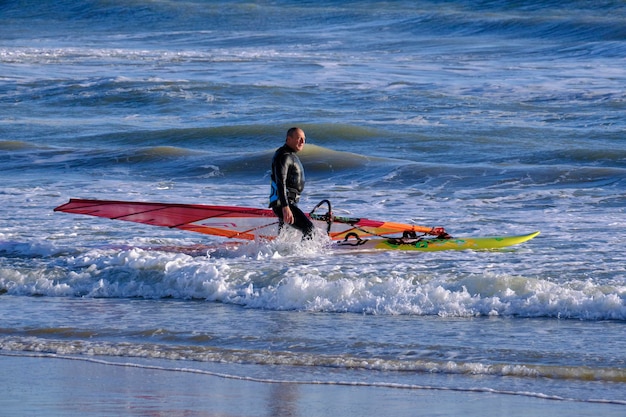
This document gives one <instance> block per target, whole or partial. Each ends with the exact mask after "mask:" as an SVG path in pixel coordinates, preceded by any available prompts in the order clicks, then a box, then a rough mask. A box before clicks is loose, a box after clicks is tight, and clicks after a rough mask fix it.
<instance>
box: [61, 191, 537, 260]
mask: <svg viewBox="0 0 626 417" xmlns="http://www.w3.org/2000/svg"><path fill="white" fill-rule="evenodd" d="M324 204H326V205H327V206H328V211H327V212H326V213H325V214H316V213H315V211H316V210H317V209H318V208H320V207H321V206H322V205H324ZM54 211H59V212H64V213H73V214H84V215H89V216H96V217H104V218H108V219H114V220H124V221H130V222H135V223H143V224H148V225H153V226H162V227H169V228H176V229H181V230H189V231H193V232H198V233H204V234H208V235H213V236H221V237H226V238H231V239H240V240H272V239H274V238H276V234H277V232H278V218H277V217H276V216H275V215H274V213H273V212H272V210H269V209H258V208H250V207H235V206H210V205H202V204H174V203H151V202H132V201H116V200H87V199H70V201H69V202H67V203H66V204H63V205H61V206H59V207H56V208H55V209H54ZM309 217H310V218H311V220H312V221H313V223H314V224H315V226H316V227H318V228H321V229H324V230H325V231H326V232H327V234H328V236H329V237H330V238H331V239H332V240H333V241H335V243H334V247H336V248H338V249H360V250H363V249H368V250H407V251H439V250H465V249H474V250H479V249H497V248H503V247H506V246H511V245H517V244H519V243H523V242H525V241H527V240H530V239H532V238H534V237H535V236H537V235H538V234H539V232H534V233H531V234H528V235H523V236H508V237H506V236H503V237H475V238H469V237H467V238H453V237H452V236H450V235H448V234H447V233H446V231H445V230H444V229H443V228H442V227H428V226H419V225H411V224H405V223H395V222H386V221H379V220H371V219H366V218H356V217H339V216H334V215H333V214H332V210H331V204H330V202H329V201H328V200H323V201H321V202H320V203H319V204H318V205H317V206H316V207H315V208H314V209H313V210H312V211H311V213H309ZM418 233H421V234H422V235H418ZM429 235H430V236H434V237H430V238H429V237H427V236H429Z"/></svg>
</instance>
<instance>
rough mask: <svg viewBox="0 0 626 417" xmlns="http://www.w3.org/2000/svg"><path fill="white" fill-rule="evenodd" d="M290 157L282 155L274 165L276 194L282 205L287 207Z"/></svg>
mask: <svg viewBox="0 0 626 417" xmlns="http://www.w3.org/2000/svg"><path fill="white" fill-rule="evenodd" d="M289 159H290V158H289V155H287V154H282V155H279V156H278V157H277V158H276V163H275V164H274V178H276V192H277V194H278V201H280V205H281V206H283V207H285V206H288V205H289V199H288V197H287V175H288V174H289Z"/></svg>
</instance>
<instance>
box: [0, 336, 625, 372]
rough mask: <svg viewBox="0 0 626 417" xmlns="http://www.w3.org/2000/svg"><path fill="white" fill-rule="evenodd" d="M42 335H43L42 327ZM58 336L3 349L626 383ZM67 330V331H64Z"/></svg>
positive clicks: (489, 366) (8, 341)
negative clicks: (61, 337)
mask: <svg viewBox="0 0 626 417" xmlns="http://www.w3.org/2000/svg"><path fill="white" fill-rule="evenodd" d="M40 333H43V332H42V331H40ZM54 333H59V331H55V332H53V333H52V334H46V335H37V334H33V335H32V336H30V337H22V336H4V337H0V351H1V352H22V353H45V354H47V355H74V356H79V357H84V356H88V357H94V356H100V357H119V358H141V359H167V360H172V361H195V362H216V363H231V364H254V365H263V366H289V367H292V366H297V367H307V368H311V367H321V368H334V369H343V370H347V369H350V370H359V369H362V370H368V371H385V372H417V373H425V374H444V375H459V374H460V375H472V376H507V377H517V378H546V379H556V380H558V379H565V380H570V381H576V380H577V381H589V380H594V381H601V382H610V383H626V371H625V370H624V369H623V368H619V367H613V368H611V367H607V368H602V367H593V368H592V367H587V366H553V365H538V364H524V363H515V362H512V363H481V362H463V361H453V360H445V361H442V360H436V359H426V360H422V359H418V360H410V359H404V360H403V359H388V358H382V357H367V356H351V355H347V354H343V355H337V356H335V355H323V354H313V353H306V352H291V351H272V352H268V351H267V350H248V349H225V348H218V347H214V346H204V345H176V344H156V343H137V342H134V343H133V342H107V341H90V340H85V339H87V338H88V336H89V334H88V333H84V334H82V335H77V336H81V338H70V339H69V340H63V339H58V338H55V337H54V336H55V334H54ZM61 333H63V332H61Z"/></svg>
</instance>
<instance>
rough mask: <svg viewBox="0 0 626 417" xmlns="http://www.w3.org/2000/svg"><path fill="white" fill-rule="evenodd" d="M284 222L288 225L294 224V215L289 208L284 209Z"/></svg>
mask: <svg viewBox="0 0 626 417" xmlns="http://www.w3.org/2000/svg"><path fill="white" fill-rule="evenodd" d="M283 221H284V222H285V223H287V224H293V213H292V212H291V209H290V208H289V206H285V207H283Z"/></svg>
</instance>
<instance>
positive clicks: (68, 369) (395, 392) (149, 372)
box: [0, 352, 625, 417]
mask: <svg viewBox="0 0 626 417" xmlns="http://www.w3.org/2000/svg"><path fill="white" fill-rule="evenodd" d="M0 363H2V368H3V372H2V375H3V376H2V377H0V380H3V381H2V385H3V387H4V389H5V393H6V395H5V396H4V398H3V399H2V400H1V401H0V404H3V405H2V406H1V408H2V410H3V412H4V413H7V415H38V416H55V415H64V416H74V415H76V416H78V415H84V414H85V413H86V412H88V413H89V414H90V415H113V414H115V415H160V414H161V413H165V414H167V415H168V416H178V415H180V416H190V415H193V416H196V415H198V416H202V415H225V416H267V415H272V416H303V417H308V416H320V415H329V414H337V413H341V415H342V416H344V417H351V416H355V417H356V416H367V415H371V416H380V415H394V416H396V417H401V416H419V415H424V416H427V415H446V416H448V415H449V416H455V415H465V416H472V415H475V416H481V417H490V416H501V415H507V416H526V415H548V414H550V413H557V412H558V413H560V414H562V415H564V414H565V413H567V415H570V416H596V415H598V414H599V413H602V415H603V416H613V415H614V416H621V415H623V413H624V409H625V408H624V405H620V404H611V403H602V402H579V401H571V400H566V399H558V398H541V397H540V396H537V395H535V396H533V395H532V393H527V394H526V395H522V394H521V393H518V394H516V393H500V392H489V391H488V390H485V389H482V390H481V389H477V390H463V391H460V390H451V389H444V388H436V387H403V386H393V385H382V386H381V385H374V384H359V383H332V384H328V383H315V382H312V383H303V382H285V381H263V380H255V379H254V378H247V377H236V376H227V375H221V374H218V373H213V372H206V371H200V370H193V369H189V368H164V367H160V366H153V365H139V364H133V363H127V362H115V361H111V360H109V359H106V360H105V359H99V358H96V357H89V358H82V357H70V356H59V355H53V354H45V353H42V354H19V353H9V352H0Z"/></svg>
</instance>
